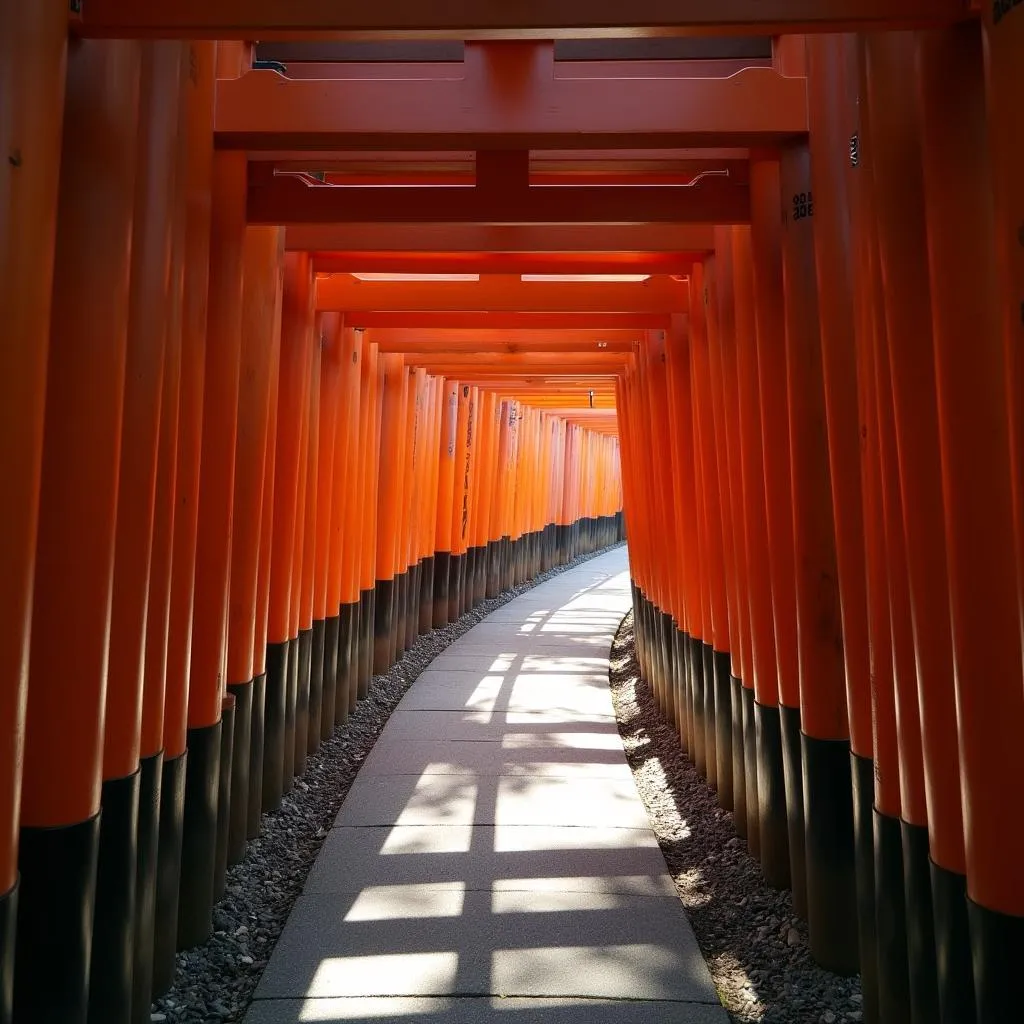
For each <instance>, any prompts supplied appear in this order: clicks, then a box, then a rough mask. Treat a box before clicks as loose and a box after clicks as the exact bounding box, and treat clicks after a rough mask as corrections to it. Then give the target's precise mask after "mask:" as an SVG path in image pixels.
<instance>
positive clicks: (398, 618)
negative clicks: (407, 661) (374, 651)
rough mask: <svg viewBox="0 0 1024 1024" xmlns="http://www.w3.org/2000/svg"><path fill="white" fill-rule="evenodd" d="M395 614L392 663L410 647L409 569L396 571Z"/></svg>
mask: <svg viewBox="0 0 1024 1024" xmlns="http://www.w3.org/2000/svg"><path fill="white" fill-rule="evenodd" d="M394 602H395V615H394V628H393V630H392V637H391V664H392V665H393V664H394V663H395V662H396V661H398V659H399V658H400V657H401V656H402V655H403V654H405V652H406V649H407V647H408V644H407V640H406V637H407V634H408V632H409V620H408V615H407V614H406V609H407V608H408V606H409V571H408V569H406V570H404V571H403V572H399V573H395V596H394Z"/></svg>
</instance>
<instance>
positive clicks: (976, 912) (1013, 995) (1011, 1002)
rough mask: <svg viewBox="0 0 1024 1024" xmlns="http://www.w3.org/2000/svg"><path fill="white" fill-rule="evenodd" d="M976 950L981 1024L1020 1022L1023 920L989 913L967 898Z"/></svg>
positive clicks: (972, 941)
mask: <svg viewBox="0 0 1024 1024" xmlns="http://www.w3.org/2000/svg"><path fill="white" fill-rule="evenodd" d="M967 913H968V918H969V920H970V926H971V945H972V947H973V950H974V993H975V996H974V998H975V1005H976V1006H977V1011H978V1024H1015V1022H1017V1021H1019V1020H1020V1016H1021V1006H1020V976H1019V975H1020V965H1021V964H1022V963H1024V917H1016V916H1015V915H1013V914H1001V913H999V911H997V910H989V908H988V907H983V906H981V905H980V904H978V903H975V902H974V901H973V900H972V899H971V898H970V897H968V898H967Z"/></svg>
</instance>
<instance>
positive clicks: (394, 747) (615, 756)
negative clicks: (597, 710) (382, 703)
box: [360, 736, 633, 782]
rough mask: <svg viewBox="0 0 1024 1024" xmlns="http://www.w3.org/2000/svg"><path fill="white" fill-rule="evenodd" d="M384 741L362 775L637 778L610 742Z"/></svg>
mask: <svg viewBox="0 0 1024 1024" xmlns="http://www.w3.org/2000/svg"><path fill="white" fill-rule="evenodd" d="M538 738H539V739H542V737H538ZM381 739H382V740H383V742H378V743H377V745H376V746H375V747H374V749H373V751H372V752H371V754H370V756H369V757H367V759H366V761H365V763H364V764H363V767H362V768H361V769H360V777H361V778H367V777H370V776H375V775H545V776H548V777H551V778H568V779H573V778H601V779H619V780H620V781H624V782H628V781H631V780H632V778H633V775H632V771H631V770H630V767H629V765H628V764H627V763H626V759H625V757H624V756H623V754H622V752H621V750H615V749H614V748H611V747H610V745H609V744H600V743H599V744H597V745H595V746H593V747H588V746H587V745H585V743H579V744H578V745H573V746H568V745H563V744H561V743H558V742H557V740H553V741H551V742H549V743H536V744H533V745H531V746H526V745H525V744H517V745H515V746H508V747H506V746H505V745H504V743H474V742H472V741H465V740H409V739H402V740H392V739H390V738H387V739H385V738H384V737H382V738H381ZM597 739H598V740H604V739H605V737H604V736H598V737H597Z"/></svg>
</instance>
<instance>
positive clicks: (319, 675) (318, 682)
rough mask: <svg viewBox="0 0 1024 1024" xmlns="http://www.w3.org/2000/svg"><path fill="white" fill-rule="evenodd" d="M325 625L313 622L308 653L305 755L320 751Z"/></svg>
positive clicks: (332, 700) (332, 716) (321, 621)
mask: <svg viewBox="0 0 1024 1024" xmlns="http://www.w3.org/2000/svg"><path fill="white" fill-rule="evenodd" d="M326 632H327V623H326V622H325V620H324V619H314V620H313V636H312V641H311V647H310V652H309V732H308V733H307V734H306V753H307V754H315V753H316V752H317V751H318V750H319V749H320V733H321V731H322V729H323V715H324V639H325V637H326ZM330 703H331V721H332V722H333V721H334V694H333V693H332V694H331V696H330Z"/></svg>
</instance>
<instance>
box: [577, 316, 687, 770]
mask: <svg viewBox="0 0 1024 1024" xmlns="http://www.w3.org/2000/svg"><path fill="white" fill-rule="evenodd" d="M673 340H675V339H673ZM666 348H667V342H666V339H665V335H664V332H661V331H658V332H651V333H649V334H648V337H647V351H646V359H645V360H644V361H643V362H642V365H643V366H644V368H645V370H646V373H645V376H646V385H647V394H646V399H645V402H644V405H643V408H644V410H645V413H646V415H647V418H648V419H647V422H646V423H645V427H646V437H647V442H648V446H649V447H648V456H647V457H648V459H649V460H650V461H649V465H651V466H652V468H653V467H659V470H660V472H658V474H657V475H658V476H661V477H664V476H667V475H668V474H669V473H671V467H672V450H671V436H672V423H671V419H670V416H669V407H668V384H667V380H666V376H667V374H666V358H667V356H666ZM580 440H581V441H583V442H584V443H585V439H584V438H583V437H582V434H581V436H580ZM679 440H680V441H681V443H684V444H689V445H691V447H692V443H693V441H692V432H691V431H689V430H686V429H685V428H684V430H683V435H682V437H681V438H679ZM651 496H652V499H653V507H652V510H651V511H652V514H653V515H654V517H655V523H656V526H655V529H656V530H657V535H658V536H659V537H661V538H662V543H663V545H664V546H665V554H666V556H667V557H666V559H665V563H666V564H665V566H664V567H663V569H662V571H661V572H660V573H659V579H658V581H657V584H656V585H655V590H654V595H655V618H654V622H653V624H652V625H653V633H654V636H655V638H656V639H655V643H656V645H657V652H658V653H657V656H656V659H655V664H656V665H657V669H656V673H655V675H656V678H655V680H654V681H655V685H656V687H657V691H656V692H657V695H658V702H659V705H660V707H661V712H662V714H663V715H664V716H665V718H666V719H668V720H669V721H670V722H671V721H675V720H676V707H677V688H676V685H675V673H676V666H677V663H678V660H677V657H676V642H675V634H676V632H677V629H676V622H675V621H673V612H674V610H675V607H676V606H677V600H676V594H677V593H678V591H679V583H678V579H677V575H676V572H675V571H674V570H675V569H676V568H677V567H678V565H679V563H680V560H681V559H680V554H681V551H680V544H679V541H678V538H677V537H676V531H675V530H674V529H673V523H674V520H675V503H674V500H673V499H674V493H673V491H672V488H670V487H664V486H658V485H656V486H655V487H654V488H652V495H651ZM695 554H696V551H695V550H694V549H693V548H691V549H689V550H687V551H686V557H687V558H688V559H689V558H693V557H694V556H695ZM691 639H692V637H691ZM701 710H702V711H703V707H702V709H701ZM692 713H693V710H692V709H691V714H692ZM701 731H702V740H703V729H702V730H701ZM700 749H701V750H703V742H702V743H701V746H700Z"/></svg>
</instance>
